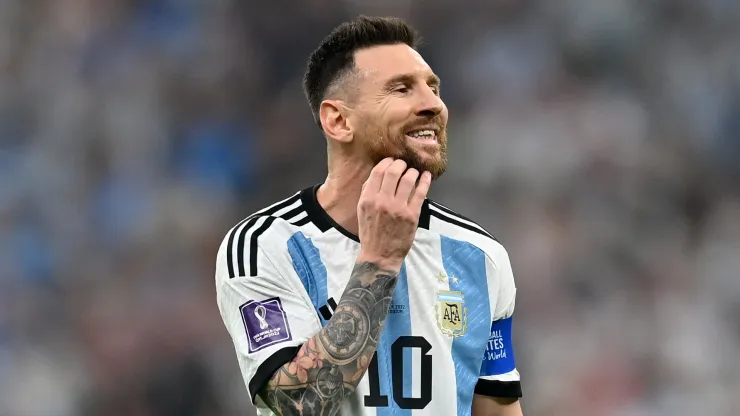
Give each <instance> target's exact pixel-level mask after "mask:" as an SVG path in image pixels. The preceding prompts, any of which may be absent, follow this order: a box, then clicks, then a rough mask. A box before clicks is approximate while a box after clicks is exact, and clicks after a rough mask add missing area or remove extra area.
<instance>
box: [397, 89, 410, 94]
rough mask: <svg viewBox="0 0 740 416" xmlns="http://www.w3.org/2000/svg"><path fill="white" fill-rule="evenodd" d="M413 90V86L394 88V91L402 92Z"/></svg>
mask: <svg viewBox="0 0 740 416" xmlns="http://www.w3.org/2000/svg"><path fill="white" fill-rule="evenodd" d="M409 91H411V88H409V87H398V88H395V89H394V90H393V92H397V93H400V94H406V93H407V92H409Z"/></svg>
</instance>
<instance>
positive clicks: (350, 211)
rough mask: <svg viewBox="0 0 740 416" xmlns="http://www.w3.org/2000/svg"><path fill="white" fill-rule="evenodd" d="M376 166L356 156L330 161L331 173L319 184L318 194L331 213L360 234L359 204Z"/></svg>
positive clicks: (343, 224) (322, 203)
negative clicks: (357, 159) (363, 190)
mask: <svg viewBox="0 0 740 416" xmlns="http://www.w3.org/2000/svg"><path fill="white" fill-rule="evenodd" d="M372 168H373V167H372V166H369V165H368V164H367V163H362V162H359V161H354V160H343V161H335V162H334V163H331V162H330V163H329V175H328V176H327V177H326V181H325V182H324V184H323V185H321V187H320V188H319V190H318V192H317V195H316V198H317V199H318V202H319V204H320V205H321V207H322V208H323V209H324V211H326V213H327V214H329V216H330V217H331V218H332V219H333V220H334V221H335V222H336V223H337V224H339V225H340V226H341V227H342V228H344V229H345V230H347V231H349V232H351V233H352V234H355V235H358V234H359V226H358V224H357V204H358V202H359V201H360V194H361V193H362V185H363V184H364V183H365V181H367V178H368V177H370V172H371V171H372Z"/></svg>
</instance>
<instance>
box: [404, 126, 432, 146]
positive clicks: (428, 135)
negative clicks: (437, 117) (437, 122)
mask: <svg viewBox="0 0 740 416" xmlns="http://www.w3.org/2000/svg"><path fill="white" fill-rule="evenodd" d="M406 137H408V138H410V139H412V140H414V141H418V142H422V143H429V144H431V143H437V141H438V140H437V131H436V130H434V129H416V130H411V131H409V132H407V133H406Z"/></svg>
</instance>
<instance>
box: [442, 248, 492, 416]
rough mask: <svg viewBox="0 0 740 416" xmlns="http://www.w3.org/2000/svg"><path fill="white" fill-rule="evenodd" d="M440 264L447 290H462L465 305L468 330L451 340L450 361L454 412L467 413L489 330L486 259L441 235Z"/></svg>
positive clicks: (471, 403) (473, 249)
mask: <svg viewBox="0 0 740 416" xmlns="http://www.w3.org/2000/svg"><path fill="white" fill-rule="evenodd" d="M442 264H443V265H444V268H445V272H446V273H447V275H448V276H450V290H451V291H459V292H462V294H463V296H464V298H465V304H464V305H465V307H466V308H467V320H468V330H467V332H466V333H465V335H463V336H461V337H458V338H455V339H454V341H453V342H452V362H453V363H454V365H455V379H456V380H457V414H458V416H469V415H470V412H471V407H472V405H473V392H474V390H475V385H476V383H477V382H478V376H479V374H480V368H481V362H482V358H483V352H484V350H485V348H486V343H487V342H488V336H489V334H490V329H491V308H490V304H489V299H488V279H487V277H486V258H485V255H484V254H483V252H482V251H481V250H480V249H479V248H478V247H476V246H474V245H472V244H470V243H467V242H464V241H458V240H453V239H451V238H447V237H442ZM452 277H455V278H456V280H457V283H455V280H453V279H452Z"/></svg>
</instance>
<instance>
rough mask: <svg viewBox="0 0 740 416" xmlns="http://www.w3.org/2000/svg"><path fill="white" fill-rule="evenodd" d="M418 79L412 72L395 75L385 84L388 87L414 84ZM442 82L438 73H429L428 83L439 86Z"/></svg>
mask: <svg viewBox="0 0 740 416" xmlns="http://www.w3.org/2000/svg"><path fill="white" fill-rule="evenodd" d="M415 80H416V77H415V76H414V75H412V74H399V75H395V76H393V77H392V78H391V79H389V80H388V81H387V82H386V83H385V85H386V87H391V86H393V85H396V84H413V83H414V81H415ZM440 83H441V80H440V79H439V77H438V76H437V75H436V74H432V75H429V76H428V77H427V84H429V85H434V86H439V85H440Z"/></svg>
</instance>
